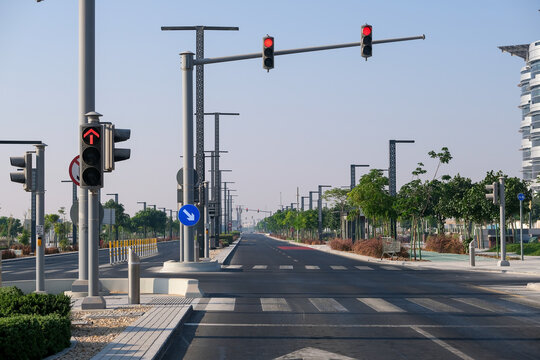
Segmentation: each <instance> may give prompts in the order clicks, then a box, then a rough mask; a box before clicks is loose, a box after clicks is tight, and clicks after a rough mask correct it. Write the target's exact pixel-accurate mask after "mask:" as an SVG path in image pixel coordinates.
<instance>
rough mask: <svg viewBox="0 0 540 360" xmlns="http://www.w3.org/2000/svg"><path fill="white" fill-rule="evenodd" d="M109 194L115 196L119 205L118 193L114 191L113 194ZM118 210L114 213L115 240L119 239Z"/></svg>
mask: <svg viewBox="0 0 540 360" xmlns="http://www.w3.org/2000/svg"><path fill="white" fill-rule="evenodd" d="M107 195H110V196H114V203H115V204H116V205H117V206H118V193H112V194H107ZM116 217H117V216H116V211H115V215H114V218H115V219H114V232H115V234H114V237H115V240H118V224H117V223H116Z"/></svg>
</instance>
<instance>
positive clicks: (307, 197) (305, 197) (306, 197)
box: [301, 196, 309, 211]
mask: <svg viewBox="0 0 540 360" xmlns="http://www.w3.org/2000/svg"><path fill="white" fill-rule="evenodd" d="M301 198H302V211H304V199H309V196H302V197H301Z"/></svg>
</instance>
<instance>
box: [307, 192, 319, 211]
mask: <svg viewBox="0 0 540 360" xmlns="http://www.w3.org/2000/svg"><path fill="white" fill-rule="evenodd" d="M317 193H318V191H310V192H309V210H313V194H317Z"/></svg>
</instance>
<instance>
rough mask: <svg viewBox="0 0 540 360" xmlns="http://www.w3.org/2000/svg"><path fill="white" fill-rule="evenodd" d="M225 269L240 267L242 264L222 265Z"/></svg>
mask: <svg viewBox="0 0 540 360" xmlns="http://www.w3.org/2000/svg"><path fill="white" fill-rule="evenodd" d="M223 266H224V267H225V269H241V268H242V266H244V265H223Z"/></svg>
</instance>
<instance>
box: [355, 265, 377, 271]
mask: <svg viewBox="0 0 540 360" xmlns="http://www.w3.org/2000/svg"><path fill="white" fill-rule="evenodd" d="M355 268H357V269H358V270H373V269H372V268H370V267H369V266H355Z"/></svg>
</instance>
